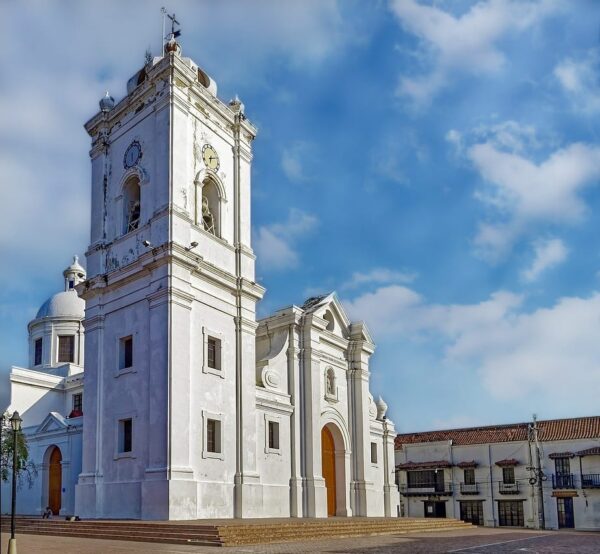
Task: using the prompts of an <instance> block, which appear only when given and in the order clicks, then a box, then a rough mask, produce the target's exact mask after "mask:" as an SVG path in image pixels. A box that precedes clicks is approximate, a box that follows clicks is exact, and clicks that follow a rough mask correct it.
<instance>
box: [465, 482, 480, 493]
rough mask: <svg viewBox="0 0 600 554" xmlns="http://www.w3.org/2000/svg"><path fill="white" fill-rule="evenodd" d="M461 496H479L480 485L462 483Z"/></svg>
mask: <svg viewBox="0 0 600 554" xmlns="http://www.w3.org/2000/svg"><path fill="white" fill-rule="evenodd" d="M460 494H479V483H461V484H460Z"/></svg>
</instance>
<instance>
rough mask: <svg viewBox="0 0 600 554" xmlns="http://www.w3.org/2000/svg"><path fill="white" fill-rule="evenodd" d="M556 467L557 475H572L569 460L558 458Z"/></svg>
mask: <svg viewBox="0 0 600 554" xmlns="http://www.w3.org/2000/svg"><path fill="white" fill-rule="evenodd" d="M554 467H555V469H556V474H557V475H569V474H570V473H571V462H570V461H569V458H556V459H555V460H554Z"/></svg>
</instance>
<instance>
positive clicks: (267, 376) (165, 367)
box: [2, 39, 399, 520]
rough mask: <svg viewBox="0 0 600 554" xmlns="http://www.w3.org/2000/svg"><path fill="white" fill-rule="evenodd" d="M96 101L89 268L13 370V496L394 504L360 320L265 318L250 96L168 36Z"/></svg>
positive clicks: (381, 511)
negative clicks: (22, 476)
mask: <svg viewBox="0 0 600 554" xmlns="http://www.w3.org/2000/svg"><path fill="white" fill-rule="evenodd" d="M100 108H101V109H100V112H98V113H97V114H96V115H95V116H94V117H93V118H92V119H90V120H89V121H88V122H87V123H86V125H85V128H86V130H87V132H88V133H89V135H90V137H91V138H92V146H91V151H90V157H91V164H92V168H91V188H92V213H91V238H90V245H89V247H88V250H87V252H86V260H87V263H86V266H87V275H86V272H85V271H84V269H83V267H81V266H80V265H79V263H78V261H77V259H75V260H74V262H73V264H72V265H71V266H69V267H68V268H67V269H66V270H65V271H64V277H65V287H64V289H65V290H64V291H62V292H59V293H58V294H55V295H54V296H52V297H51V298H50V299H48V300H47V301H46V302H45V303H44V304H43V305H42V307H41V308H40V310H39V312H38V313H37V315H36V317H35V319H33V320H32V321H31V322H30V323H29V326H28V330H29V367H28V368H20V367H13V368H12V370H11V373H10V386H11V391H10V393H11V396H10V405H9V406H8V411H9V412H11V413H12V411H13V410H18V411H19V412H20V413H21V415H22V417H23V420H24V431H25V433H26V435H27V437H28V442H29V447H30V454H31V457H32V459H33V461H34V462H35V463H36V465H37V466H38V475H37V477H36V478H35V480H34V483H33V486H32V487H31V488H28V487H27V485H23V486H22V487H21V488H20V490H19V491H18V503H17V510H18V512H19V513H24V514H40V513H42V512H43V510H44V509H45V507H46V506H50V507H51V509H52V511H53V513H54V514H60V515H70V514H77V515H79V516H81V517H83V518H137V519H159V520H177V519H179V520H182V519H200V518H232V517H237V518H240V517H242V518H247V517H327V516H334V515H335V516H396V515H397V513H398V505H399V496H398V490H397V487H396V485H395V483H394V450H393V449H394V446H393V444H394V437H395V431H394V425H393V423H392V422H391V421H390V420H388V419H386V417H385V413H386V409H387V406H386V405H385V402H383V401H382V400H381V399H380V400H379V401H378V402H375V401H374V399H373V396H372V395H371V393H370V392H369V359H370V356H371V354H372V353H373V351H374V344H373V340H372V338H371V336H370V334H369V331H368V329H367V327H366V326H365V325H364V323H360V322H358V323H353V322H351V321H350V320H349V319H348V317H347V315H346V314H345V312H344V309H343V307H342V306H341V304H340V302H339V300H338V298H337V297H336V295H335V294H330V295H327V296H320V297H315V298H310V299H309V300H307V301H306V302H305V303H304V304H303V305H302V306H295V305H292V306H290V307H288V308H285V309H282V310H280V311H278V312H276V313H274V314H273V315H271V316H269V317H267V318H264V319H260V320H257V319H256V303H257V302H258V301H259V300H260V299H261V298H262V296H263V294H264V292H265V289H264V288H263V287H261V286H260V285H259V284H258V283H256V281H255V274H254V263H255V255H254V253H253V251H252V247H251V240H250V234H251V232H250V231H251V215H250V189H251V161H252V141H253V140H254V138H255V136H256V128H255V127H254V126H253V125H252V123H251V122H250V121H249V120H248V119H247V118H246V117H245V115H244V105H243V104H242V103H241V102H240V101H239V100H238V99H237V98H236V99H235V100H232V101H231V102H229V103H228V104H225V103H223V102H222V101H221V100H220V99H219V98H218V97H217V87H216V84H215V82H214V81H213V80H212V79H211V78H210V77H209V76H208V75H207V74H206V73H205V72H204V71H203V70H202V69H201V68H199V67H198V66H197V65H196V64H195V63H194V62H193V61H192V60H191V59H189V58H185V57H182V55H181V49H180V46H179V44H177V42H176V41H175V40H174V39H171V40H169V41H168V42H167V43H166V45H165V51H164V55H163V56H161V57H155V58H154V59H153V60H151V61H149V62H148V63H147V64H146V65H145V66H144V67H143V68H142V69H141V70H140V71H138V72H137V73H136V74H135V75H134V76H133V77H132V78H131V79H130V80H129V82H128V84H127V96H126V97H125V98H123V99H122V100H121V101H120V102H118V103H115V101H114V100H113V99H112V98H111V97H110V96H108V94H107V96H106V98H103V99H102V100H101V102H100ZM84 329H85V334H84ZM84 339H85V354H84ZM84 368H85V372H84ZM84 375H85V377H84ZM2 487H3V490H2V512H3V513H6V512H7V511H8V510H9V498H10V494H9V491H10V487H9V486H7V485H2Z"/></svg>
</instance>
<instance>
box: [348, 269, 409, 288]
mask: <svg viewBox="0 0 600 554" xmlns="http://www.w3.org/2000/svg"><path fill="white" fill-rule="evenodd" d="M416 277H417V274H416V273H414V272H410V271H396V270H393V269H387V268H385V267H376V268H374V269H372V270H370V271H367V272H362V271H356V272H354V273H353V274H352V277H351V278H350V279H349V280H348V281H346V282H344V283H342V285H341V286H340V288H341V289H353V288H357V287H361V286H364V285H371V284H376V285H382V284H389V283H411V282H412V281H414V280H415V279H416Z"/></svg>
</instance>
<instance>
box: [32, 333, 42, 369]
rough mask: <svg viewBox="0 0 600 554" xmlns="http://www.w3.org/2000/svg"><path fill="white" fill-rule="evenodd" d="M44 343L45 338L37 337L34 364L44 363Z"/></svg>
mask: <svg viewBox="0 0 600 554" xmlns="http://www.w3.org/2000/svg"><path fill="white" fill-rule="evenodd" d="M43 345H44V342H43V340H42V339H41V338H40V339H36V341H35V352H34V356H33V365H42V347H43Z"/></svg>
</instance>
